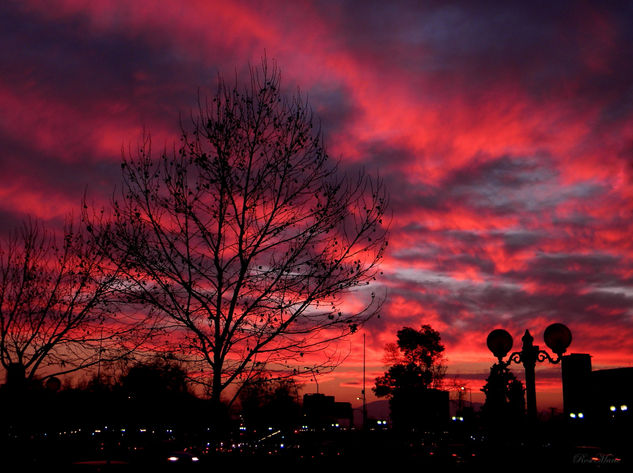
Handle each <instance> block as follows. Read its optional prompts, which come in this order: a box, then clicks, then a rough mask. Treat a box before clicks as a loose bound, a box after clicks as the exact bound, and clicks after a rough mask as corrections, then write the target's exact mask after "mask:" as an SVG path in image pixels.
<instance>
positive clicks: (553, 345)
mask: <svg viewBox="0 0 633 473" xmlns="http://www.w3.org/2000/svg"><path fill="white" fill-rule="evenodd" d="M543 338H544V339H545V344H546V345H547V346H548V347H549V348H550V349H551V350H552V351H553V352H554V353H555V354H556V355H557V358H556V359H553V358H552V357H551V356H550V354H549V353H547V352H546V351H545V350H539V346H538V345H534V337H532V335H530V331H529V330H526V331H525V334H524V335H523V337H522V339H521V340H523V346H522V348H521V351H515V352H513V353H512V354H511V355H510V356H509V357H508V360H507V361H504V360H503V358H504V357H505V356H506V355H507V354H508V352H509V351H510V350H511V349H512V343H513V341H512V335H510V334H509V333H508V332H507V331H506V330H503V329H496V330H493V331H492V332H490V334H489V335H488V339H487V340H486V343H487V345H488V348H489V349H490V351H491V352H492V353H493V355H494V356H496V357H497V359H498V360H499V364H500V365H504V366H508V365H510V363H512V362H514V363H521V364H523V368H524V369H525V391H526V396H527V414H528V419H529V420H530V421H531V422H534V421H536V386H535V380H534V368H535V366H536V363H537V361H538V362H544V361H545V360H547V361H549V362H550V363H554V364H556V363H560V361H561V358H562V356H563V354H564V353H565V351H566V350H567V347H569V345H570V344H571V331H570V330H569V329H568V328H567V326H565V325H563V324H558V323H556V324H552V325H550V326H549V327H547V328H546V329H545V333H544V334H543Z"/></svg>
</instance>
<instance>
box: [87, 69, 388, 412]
mask: <svg viewBox="0 0 633 473" xmlns="http://www.w3.org/2000/svg"><path fill="white" fill-rule="evenodd" d="M122 168H123V182H124V185H123V189H122V192H121V194H120V196H118V197H115V200H114V202H113V211H112V217H113V219H112V220H110V221H105V220H103V219H94V218H93V219H91V218H89V217H86V218H87V220H88V221H89V222H90V223H89V228H90V229H91V230H92V231H93V232H100V235H105V236H106V237H107V239H108V244H111V248H113V249H115V251H113V252H112V253H111V258H112V260H113V261H121V262H122V263H123V270H124V271H125V273H126V276H127V277H128V286H127V287H128V295H129V297H130V301H136V302H138V303H142V304H145V305H146V306H147V307H149V308H150V311H151V312H152V314H154V315H157V316H162V317H164V318H165V319H164V320H165V321H166V323H168V324H170V325H169V327H170V328H171V330H172V333H171V341H172V342H171V343H172V345H173V347H174V348H176V349H177V350H178V351H180V353H181V355H182V357H184V358H189V359H190V360H195V361H198V362H202V363H203V364H204V365H205V366H206V368H205V370H210V372H211V373H210V377H207V378H206V379H210V380H209V386H210V391H211V396H212V398H213V399H215V400H219V399H220V395H221V393H222V392H223V391H224V390H225V389H226V388H227V387H228V386H230V385H231V384H232V383H234V382H246V381H247V380H248V379H250V378H251V377H252V376H253V375H255V373H258V372H260V371H262V370H264V369H268V370H270V369H272V368H273V367H276V368H284V367H285V368H290V365H292V364H293V363H294V366H295V368H297V367H298V368H297V369H301V370H303V369H305V367H303V366H302V365H305V364H307V361H305V360H306V358H307V356H306V355H307V354H308V353H311V352H312V353H314V352H317V351H319V352H320V353H321V359H320V360H319V361H318V363H321V364H325V361H324V359H323V357H325V355H324V351H323V349H324V348H325V347H328V346H329V344H330V342H332V341H333V340H336V339H339V338H340V337H343V336H345V335H347V334H349V333H351V332H354V331H355V330H356V329H357V327H358V326H359V324H362V323H363V322H364V321H366V320H367V319H368V318H369V317H371V316H372V315H373V314H374V313H375V312H376V310H377V308H378V306H379V302H378V299H376V298H374V297H373V295H372V296H371V301H370V300H369V299H370V297H367V299H365V303H364V305H363V307H362V308H361V309H360V310H358V307H357V308H356V310H350V309H345V308H344V305H343V298H342V296H343V294H344V293H345V292H347V291H348V290H351V289H353V288H357V287H358V286H360V285H367V284H369V282H370V281H371V280H372V279H373V278H374V275H375V273H376V271H377V264H378V262H379V260H380V259H381V256H382V253H383V250H384V248H385V246H386V244H387V242H386V238H385V237H386V229H385V227H384V226H383V225H382V219H383V215H384V212H385V205H386V203H387V202H386V199H387V197H386V194H385V190H384V188H383V185H382V183H381V182H380V181H379V180H375V179H371V178H369V177H368V176H366V175H365V174H364V173H359V174H358V175H355V176H354V177H350V176H348V175H342V174H340V173H339V171H338V169H337V163H332V162H331V161H330V159H328V156H327V153H326V151H325V148H324V145H323V138H322V135H321V133H320V132H319V131H318V130H315V129H314V126H313V118H312V113H311V111H310V108H309V107H308V105H307V103H306V102H305V100H304V99H303V98H302V97H301V96H300V95H299V94H297V95H296V96H294V97H293V98H291V99H290V100H287V99H285V98H284V96H283V95H282V94H281V92H280V76H279V73H278V72H277V70H276V69H274V68H273V69H272V70H269V68H268V67H267V65H266V63H265V62H264V63H263V65H262V67H261V69H257V70H251V77H250V83H249V84H248V86H246V87H244V88H241V87H240V86H238V85H237V83H236V85H234V86H229V85H227V84H226V83H225V82H224V81H223V80H222V79H220V80H219V85H218V89H217V93H215V95H214V96H213V97H212V98H210V99H207V100H201V101H200V106H199V109H198V110H197V111H196V113H194V114H193V118H192V125H191V127H190V129H189V130H187V129H186V127H185V126H183V133H182V138H181V144H180V146H178V147H177V148H176V149H174V151H173V152H167V151H165V152H163V153H162V155H161V156H160V159H152V155H151V142H150V140H149V138H147V137H146V138H145V140H144V143H143V145H142V146H140V149H139V152H138V153H136V152H134V153H128V154H127V155H126V157H125V158H124V162H123V164H122ZM360 294H361V293H359V298H360ZM367 296H369V295H368V294H367ZM356 305H358V304H356ZM167 321H168V322H167ZM165 326H167V325H165ZM299 365H301V366H299ZM304 373H305V371H304ZM233 399H235V397H233Z"/></svg>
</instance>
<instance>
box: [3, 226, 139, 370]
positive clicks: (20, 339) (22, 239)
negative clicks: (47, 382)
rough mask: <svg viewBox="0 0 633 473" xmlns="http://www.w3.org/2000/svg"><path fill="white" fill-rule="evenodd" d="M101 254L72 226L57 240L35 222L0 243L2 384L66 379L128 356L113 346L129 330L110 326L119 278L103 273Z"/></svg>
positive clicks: (118, 347)
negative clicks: (67, 375) (56, 377)
mask: <svg viewBox="0 0 633 473" xmlns="http://www.w3.org/2000/svg"><path fill="white" fill-rule="evenodd" d="M101 247H102V245H101V244H96V242H95V240H94V239H93V238H92V237H90V236H87V235H86V234H84V233H83V232H82V231H78V230H76V229H75V228H73V225H72V223H67V224H66V226H65V228H64V231H63V236H62V237H61V238H59V237H57V236H55V235H54V234H53V233H52V232H50V231H48V230H47V229H46V228H45V227H44V225H43V224H42V223H41V222H37V221H33V220H29V221H28V222H25V223H24V224H23V225H22V227H21V228H19V229H18V230H16V231H14V232H13V233H12V234H11V235H10V237H8V238H7V239H6V240H5V241H2V242H0V363H1V364H2V366H3V367H4V368H5V370H6V371H7V380H15V382H17V383H20V382H24V381H29V380H33V379H35V378H36V377H38V376H39V375H40V374H41V373H44V375H43V377H44V378H46V377H51V376H54V375H59V374H64V373H70V372H73V371H76V370H79V369H82V368H85V367H88V366H92V365H95V364H97V363H99V362H106V361H110V360H113V359H115V358H120V357H121V356H124V355H126V354H127V353H129V350H128V349H125V348H122V346H121V345H119V344H118V341H119V337H121V336H123V335H124V334H126V333H128V331H129V332H134V330H133V327H130V326H126V325H125V324H124V323H123V320H122V319H121V320H118V321H117V322H116V323H113V322H112V320H111V319H110V315H111V314H112V309H114V307H113V306H111V305H110V304H109V303H110V302H111V301H110V300H109V298H110V296H111V295H112V291H113V287H114V282H115V280H116V277H117V272H116V271H110V272H108V273H105V272H103V268H102V266H101V264H100V263H101V262H102V260H103V255H102V253H101V251H100V248H101ZM110 269H111V268H110ZM108 321H110V322H112V323H108Z"/></svg>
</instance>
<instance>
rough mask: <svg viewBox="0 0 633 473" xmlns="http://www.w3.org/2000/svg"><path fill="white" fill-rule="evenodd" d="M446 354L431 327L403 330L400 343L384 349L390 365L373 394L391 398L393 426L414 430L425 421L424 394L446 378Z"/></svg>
mask: <svg viewBox="0 0 633 473" xmlns="http://www.w3.org/2000/svg"><path fill="white" fill-rule="evenodd" d="M443 352H444V345H442V343H441V338H440V334H439V332H437V331H436V330H434V329H433V328H432V327H431V326H430V325H423V326H422V327H421V328H420V330H416V329H413V328H410V327H403V328H402V329H401V330H398V341H397V343H390V344H387V346H386V347H385V361H386V362H387V363H388V364H390V365H391V366H389V368H388V369H387V371H386V372H385V374H384V375H383V376H380V377H378V378H376V383H375V386H374V388H373V391H374V393H375V394H376V396H378V397H388V398H389V404H390V407H391V417H392V421H393V423H394V426H396V427H405V428H408V427H414V426H415V425H416V424H418V423H419V422H421V421H423V420H424V417H425V406H424V405H423V404H424V395H425V393H426V392H427V391H428V390H429V389H431V388H437V387H439V385H440V384H441V382H442V379H443V378H444V373H445V368H444V366H443V365H442V362H441V361H442V353H443Z"/></svg>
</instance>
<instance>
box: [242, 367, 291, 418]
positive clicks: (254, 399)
mask: <svg viewBox="0 0 633 473" xmlns="http://www.w3.org/2000/svg"><path fill="white" fill-rule="evenodd" d="M239 403H240V408H241V411H240V412H241V414H242V416H243V418H244V420H245V422H246V423H247V424H248V425H249V426H250V427H254V428H256V429H258V430H260V429H262V428H267V427H268V426H275V427H278V428H292V427H294V426H296V425H297V423H298V422H299V421H300V420H301V418H300V415H301V412H300V411H301V406H300V404H299V391H298V386H297V384H296V382H295V381H294V380H293V379H279V380H270V379H264V380H261V381H257V380H251V381H249V382H248V383H247V384H246V385H245V386H244V387H243V389H242V390H241V392H240V395H239Z"/></svg>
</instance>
